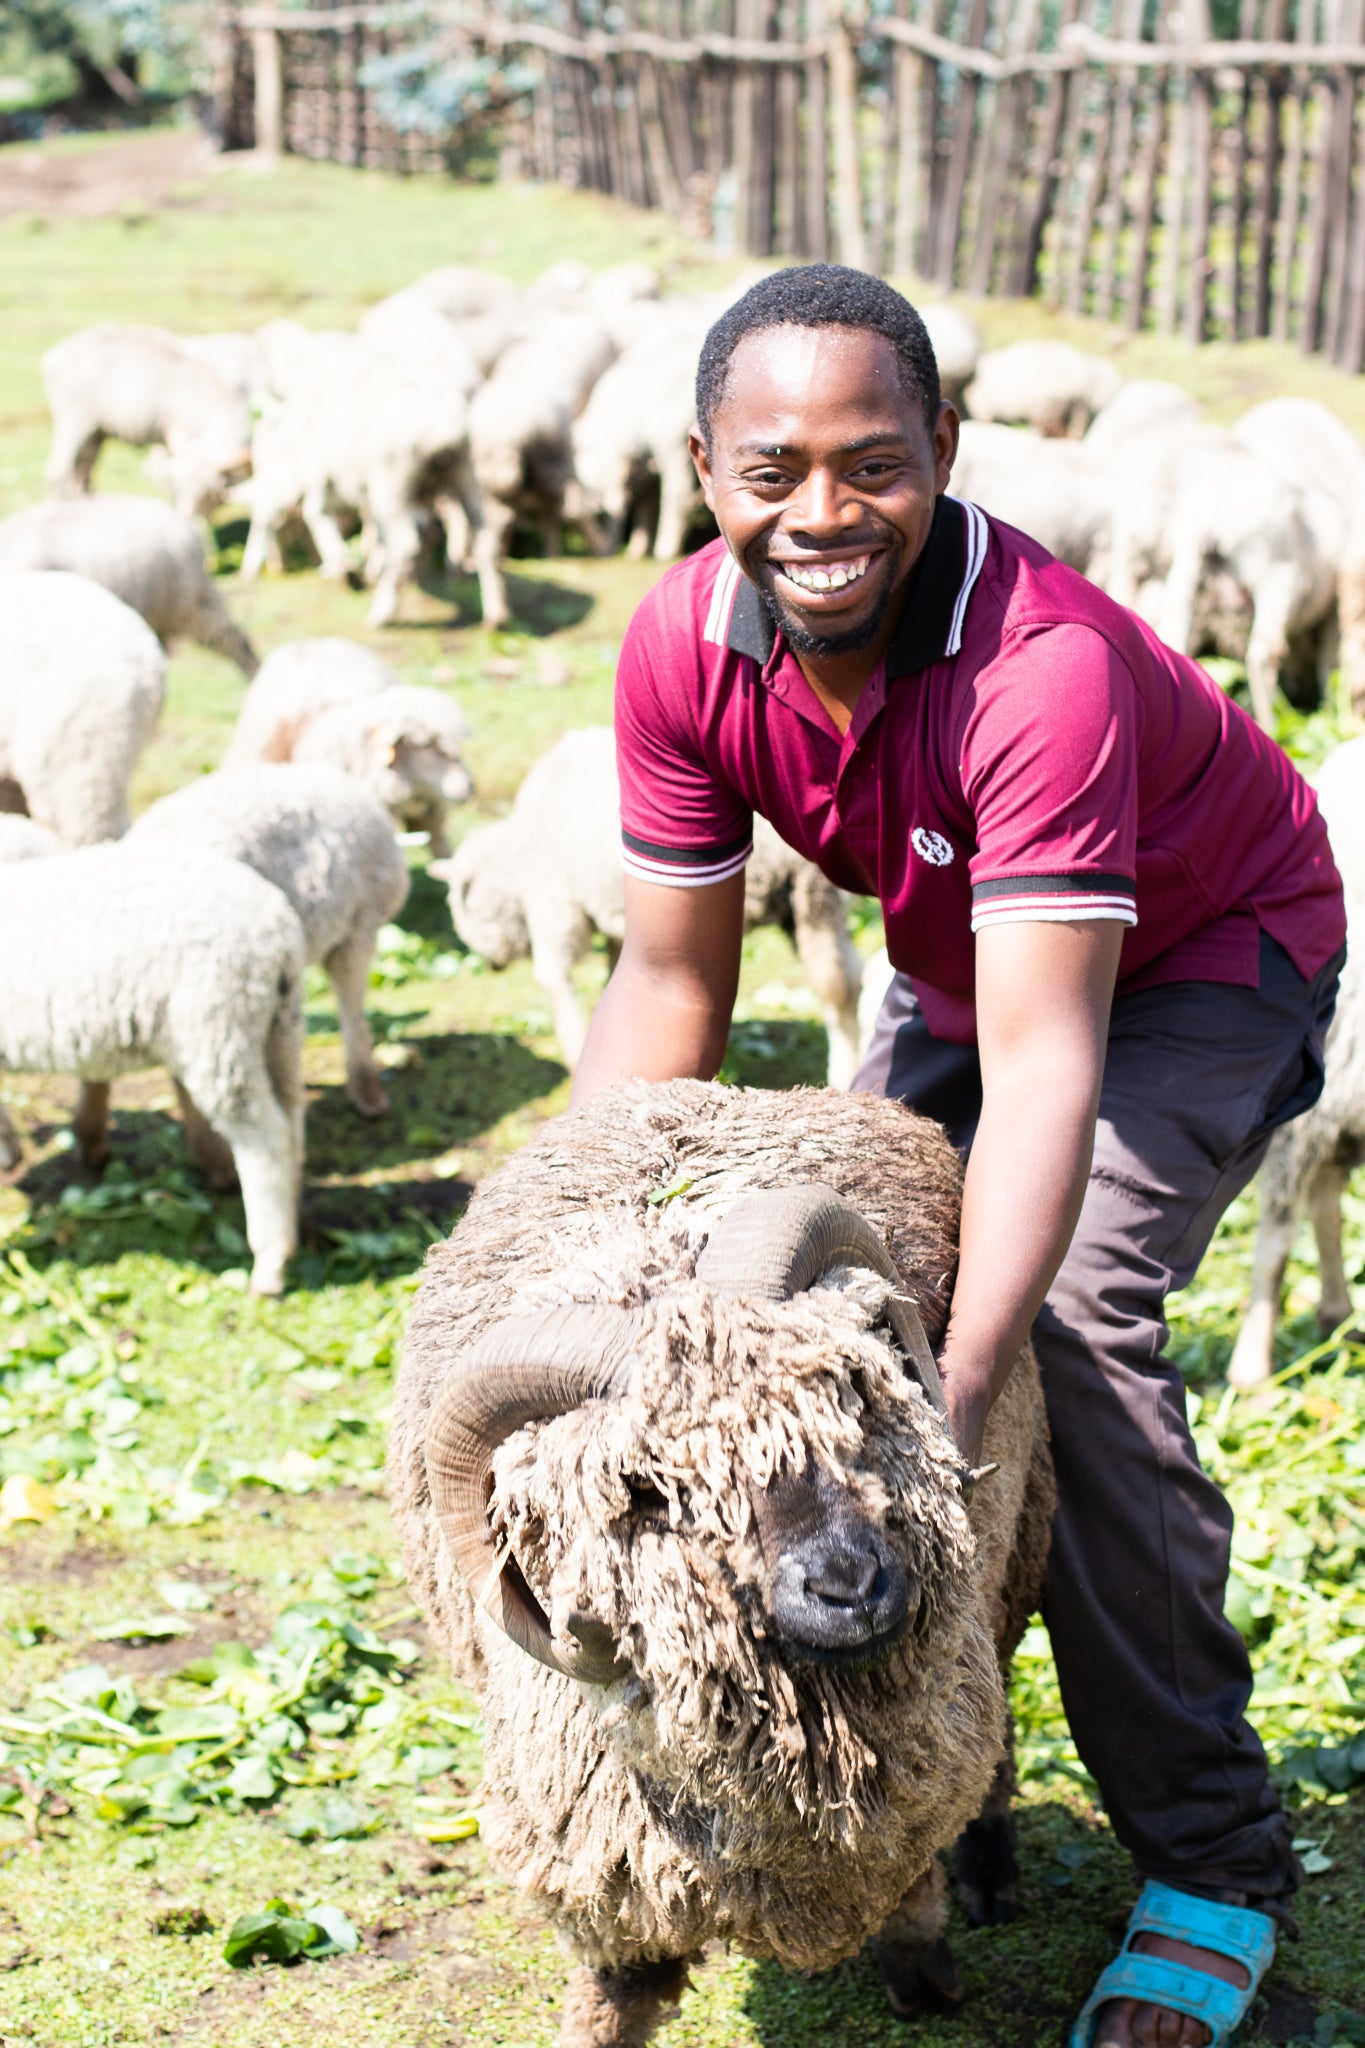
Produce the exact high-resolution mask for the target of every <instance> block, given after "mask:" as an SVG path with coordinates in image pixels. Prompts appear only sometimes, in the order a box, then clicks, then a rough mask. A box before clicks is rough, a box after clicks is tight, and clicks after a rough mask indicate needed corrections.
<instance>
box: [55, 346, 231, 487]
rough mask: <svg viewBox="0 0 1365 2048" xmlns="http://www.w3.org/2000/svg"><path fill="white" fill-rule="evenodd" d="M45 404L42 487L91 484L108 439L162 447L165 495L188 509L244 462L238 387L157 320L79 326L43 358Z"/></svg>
mask: <svg viewBox="0 0 1365 2048" xmlns="http://www.w3.org/2000/svg"><path fill="white" fill-rule="evenodd" d="M42 376H43V388H44V390H45V391H46V392H47V400H48V405H49V407H50V408H51V412H52V450H51V453H50V455H49V457H48V463H47V471H46V475H47V487H48V490H49V491H50V492H51V493H52V494H53V495H54V496H57V497H69V496H73V495H75V494H77V493H79V492H83V491H88V490H89V489H90V480H91V473H92V471H93V469H94V466H95V459H96V457H97V456H98V454H99V452H100V449H101V447H102V446H103V444H104V442H105V441H106V440H109V439H112V440H118V441H129V442H131V443H132V444H133V446H135V447H138V448H147V447H152V446H157V445H160V446H164V448H165V450H166V456H167V468H168V476H169V481H170V485H171V495H172V497H173V499H174V501H175V504H176V507H177V509H178V510H179V511H181V512H183V513H185V514H186V515H187V516H189V517H193V516H194V515H195V514H196V513H205V512H208V511H210V510H211V509H212V508H213V506H214V505H216V504H217V503H219V501H220V500H221V499H222V498H223V497H224V496H225V494H226V492H227V490H228V489H229V487H230V486H231V485H232V484H233V483H235V482H237V481H238V480H240V478H242V477H244V476H245V475H246V474H247V472H248V470H249V468H250V461H251V453H250V450H251V415H250V409H249V407H248V404H247V400H246V398H245V396H244V395H243V393H242V392H241V390H239V389H238V388H236V387H235V386H234V385H233V384H232V383H230V382H228V381H227V380H226V379H225V378H224V377H223V375H222V374H221V373H220V371H219V369H218V368H217V367H216V366H215V365H214V364H213V363H212V362H209V361H206V360H205V359H204V357H203V356H202V355H196V354H194V353H192V352H190V351H188V350H187V349H186V348H185V347H184V346H183V345H182V343H181V341H180V340H179V338H178V337H177V336H176V335H174V334H168V333H167V332H165V330H164V329H162V328H159V327H122V326H118V325H116V324H115V323H114V322H112V321H106V322H104V323H103V324H101V325H100V326H97V327H84V328H82V329H81V330H80V331H79V332H78V333H76V334H70V335H68V336H67V337H66V339H65V340H64V341H59V342H58V343H57V344H56V346H55V347H53V348H50V349H49V350H48V351H47V353H46V355H45V356H44V357H43V360H42Z"/></svg>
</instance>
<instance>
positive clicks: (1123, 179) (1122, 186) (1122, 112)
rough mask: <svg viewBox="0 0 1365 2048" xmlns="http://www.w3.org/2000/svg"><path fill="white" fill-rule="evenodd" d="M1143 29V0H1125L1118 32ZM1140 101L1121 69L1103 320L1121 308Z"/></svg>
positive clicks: (1130, 34) (1134, 33) (1099, 303)
mask: <svg viewBox="0 0 1365 2048" xmlns="http://www.w3.org/2000/svg"><path fill="white" fill-rule="evenodd" d="M1141 32H1142V0H1123V6H1122V10H1121V12H1120V15H1119V23H1118V33H1119V35H1120V36H1122V37H1123V38H1124V39H1125V40H1130V41H1135V40H1136V39H1137V37H1138V36H1139V35H1140V34H1141ZM1136 104H1137V73H1136V72H1135V71H1120V72H1119V73H1118V74H1117V77H1116V79H1115V83H1114V127H1113V141H1112V145H1111V147H1112V152H1113V164H1114V171H1113V176H1112V177H1111V178H1110V181H1109V199H1108V203H1107V207H1106V215H1107V217H1106V219H1105V223H1104V241H1103V244H1102V246H1101V249H1100V274H1099V281H1098V283H1097V285H1096V287H1095V312H1096V314H1097V315H1098V317H1099V318H1100V319H1101V320H1114V319H1116V318H1117V317H1118V307H1119V250H1120V247H1121V245H1122V241H1123V216H1124V212H1125V210H1126V206H1127V179H1128V174H1129V167H1130V166H1131V164H1132V162H1133V140H1134V114H1135V111H1136Z"/></svg>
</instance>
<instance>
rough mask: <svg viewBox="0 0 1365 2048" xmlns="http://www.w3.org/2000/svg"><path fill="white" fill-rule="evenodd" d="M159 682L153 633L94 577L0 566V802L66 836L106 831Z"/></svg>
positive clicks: (116, 817)
mask: <svg viewBox="0 0 1365 2048" xmlns="http://www.w3.org/2000/svg"><path fill="white" fill-rule="evenodd" d="M165 694H166V657H165V654H164V653H163V652H162V648H161V643H160V641H159V640H158V639H157V637H156V635H155V633H153V631H152V629H151V627H150V626H148V625H147V624H146V622H145V621H144V620H143V619H140V618H139V617H138V615H137V613H136V612H135V611H133V610H132V609H131V608H130V607H129V606H128V605H126V604H122V603H120V601H119V599H118V598H116V597H113V596H111V594H110V593H109V592H108V591H107V590H105V589H103V588H101V586H100V585H99V584H98V583H92V582H90V581H89V579H88V578H87V577H84V576H71V575H68V574H66V573H65V572H64V571H62V570H56V569H35V570H27V571H16V572H14V573H12V574H8V575H0V809H3V810H9V811H14V810H24V811H27V812H28V814H29V816H30V817H31V818H33V819H35V820H36V822H37V823H38V824H40V825H45V826H47V828H48V830H49V831H52V832H55V833H56V835H57V837H58V838H59V839H62V840H65V841H66V842H67V844H68V845H71V846H85V845H89V844H90V843H91V842H92V841H94V840H98V839H117V838H118V836H119V834H120V833H122V832H126V831H127V829H128V784H129V782H130V780H131V778H132V773H133V770H134V768H135V767H136V766H137V760H138V756H139V754H140V753H141V752H142V749H143V747H144V746H145V745H146V744H147V741H148V740H149V739H150V738H151V735H152V730H153V728H154V726H155V725H156V721H157V719H158V717H159V716H160V712H161V706H162V702H163V700H164V698H165Z"/></svg>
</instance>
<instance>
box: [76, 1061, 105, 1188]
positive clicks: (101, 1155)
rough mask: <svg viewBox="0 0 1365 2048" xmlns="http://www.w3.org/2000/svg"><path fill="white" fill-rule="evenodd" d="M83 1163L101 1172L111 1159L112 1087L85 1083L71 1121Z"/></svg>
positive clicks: (103, 1082) (97, 1083)
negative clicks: (110, 1094) (110, 1110)
mask: <svg viewBox="0 0 1365 2048" xmlns="http://www.w3.org/2000/svg"><path fill="white" fill-rule="evenodd" d="M71 1129H72V1131H73V1133H74V1135H75V1139H76V1144H77V1147H78V1149H79V1151H80V1155H81V1159H82V1162H83V1163H84V1164H85V1165H86V1166H88V1167H90V1168H92V1169H93V1170H94V1171H95V1172H98V1171H99V1169H100V1167H102V1166H103V1165H104V1164H105V1161H106V1160H107V1159H108V1157H109V1083H108V1082H107V1081H82V1082H81V1092H80V1094H79V1096H78V1097H77V1099H76V1114H75V1116H74V1117H73V1118H72V1119H71Z"/></svg>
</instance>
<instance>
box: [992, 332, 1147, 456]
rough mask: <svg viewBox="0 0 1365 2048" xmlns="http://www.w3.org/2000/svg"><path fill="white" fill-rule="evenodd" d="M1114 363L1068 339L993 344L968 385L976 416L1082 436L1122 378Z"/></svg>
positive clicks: (1073, 437)
mask: <svg viewBox="0 0 1365 2048" xmlns="http://www.w3.org/2000/svg"><path fill="white" fill-rule="evenodd" d="M1122 381H1123V380H1122V378H1121V377H1120V376H1119V373H1118V371H1117V370H1116V369H1115V368H1114V366H1113V364H1112V363H1109V362H1106V361H1105V359H1104V357H1103V356H1095V355H1088V354H1087V353H1086V351H1085V350H1084V349H1079V348H1072V346H1071V344H1070V343H1069V342H1065V341H1016V342H1012V343H1011V344H1010V346H1009V347H1008V348H995V349H989V350H988V351H987V353H986V354H985V355H984V356H982V358H981V361H980V362H979V363H978V364H977V369H976V375H975V376H974V377H973V379H972V381H971V383H970V384H969V385H968V386H967V409H968V411H969V412H970V414H971V416H972V418H973V419H976V420H999V421H1001V423H1002V424H1003V425H1005V426H1014V427H1032V428H1033V429H1034V431H1035V432H1036V433H1039V434H1047V435H1049V436H1054V437H1061V436H1066V437H1069V438H1070V439H1071V440H1073V441H1075V440H1079V439H1080V437H1081V435H1082V434H1083V433H1084V432H1085V430H1086V428H1087V427H1088V426H1089V425H1090V422H1091V421H1092V420H1093V419H1094V417H1095V414H1096V413H1097V412H1098V411H1099V410H1100V407H1101V406H1103V405H1107V404H1108V403H1109V400H1110V399H1111V398H1112V397H1113V396H1114V394H1115V392H1116V391H1117V390H1118V388H1119V385H1120V384H1121V383H1122Z"/></svg>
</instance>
